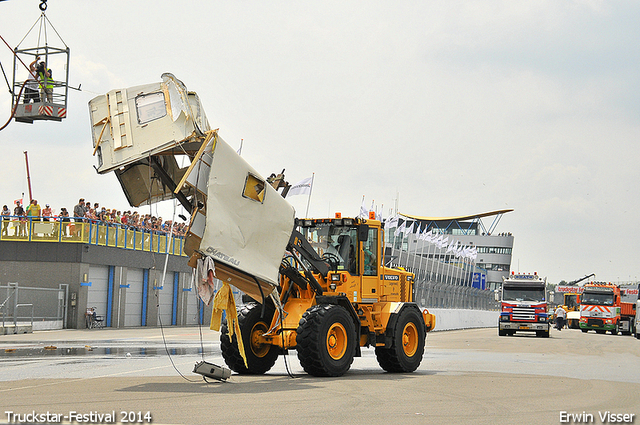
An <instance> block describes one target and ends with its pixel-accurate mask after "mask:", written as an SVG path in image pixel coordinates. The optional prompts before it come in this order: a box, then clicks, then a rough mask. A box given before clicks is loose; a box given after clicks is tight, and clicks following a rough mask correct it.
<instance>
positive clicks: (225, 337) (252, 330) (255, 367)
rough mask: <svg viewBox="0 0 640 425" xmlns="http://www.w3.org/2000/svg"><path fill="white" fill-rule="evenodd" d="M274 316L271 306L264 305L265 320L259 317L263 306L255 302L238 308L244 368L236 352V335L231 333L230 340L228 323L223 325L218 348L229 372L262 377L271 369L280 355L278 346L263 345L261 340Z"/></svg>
mask: <svg viewBox="0 0 640 425" xmlns="http://www.w3.org/2000/svg"><path fill="white" fill-rule="evenodd" d="M273 314H274V309H273V307H272V306H269V305H267V306H266V307H265V314H264V317H263V318H261V317H260V316H261V315H262V305H261V304H257V303H255V302H253V303H249V304H245V305H244V306H242V307H240V308H239V309H238V325H240V333H241V334H242V342H243V344H244V352H245V355H246V357H247V366H245V364H244V360H243V359H242V356H241V355H240V350H239V349H238V339H237V335H236V334H235V333H234V334H233V338H231V339H230V338H229V327H228V325H227V323H226V322H225V323H223V324H222V327H221V329H220V349H221V350H222V357H223V358H224V361H225V363H226V364H227V366H229V368H230V369H231V370H233V371H234V372H236V373H239V374H242V375H261V374H263V373H265V372H267V371H268V370H269V369H271V368H272V367H273V365H274V364H275V362H276V360H277V358H278V354H279V353H280V347H278V346H276V345H271V344H264V343H262V342H261V339H260V337H261V336H262V335H263V334H264V333H266V332H267V331H268V330H269V326H270V325H271V319H272V318H273Z"/></svg>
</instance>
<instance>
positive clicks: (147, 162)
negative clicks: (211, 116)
mask: <svg viewBox="0 0 640 425" xmlns="http://www.w3.org/2000/svg"><path fill="white" fill-rule="evenodd" d="M89 115H90V119H91V134H92V138H93V147H94V150H93V154H94V155H95V156H97V160H98V165H97V167H96V170H97V171H98V173H100V174H105V173H108V172H110V171H113V172H115V174H116V176H117V177H118V180H119V181H120V184H121V186H122V188H123V190H124V193H125V196H126V197H127V200H128V201H129V204H131V205H132V206H135V207H139V206H142V205H148V204H151V203H154V202H159V201H163V200H166V199H171V198H172V197H173V196H172V192H173V191H174V189H175V187H172V185H171V182H170V181H174V182H177V181H180V180H181V178H182V177H183V175H184V173H185V171H186V169H187V168H186V167H181V166H180V165H179V162H178V156H180V155H188V156H193V155H194V154H195V153H196V152H197V151H198V148H199V147H200V144H201V139H202V138H204V135H205V133H206V132H207V131H210V130H211V129H210V127H209V122H208V121H207V117H206V115H205V113H204V109H203V108H202V105H201V103H200V99H199V98H198V96H197V94H196V93H194V92H188V91H187V89H186V87H185V85H184V84H183V83H182V82H181V81H180V80H178V79H177V78H176V77H174V76H173V75H172V74H168V73H167V74H163V75H162V81H161V82H158V83H153V84H145V85H141V86H136V87H130V88H127V89H117V90H111V91H110V92H108V93H106V94H104V95H102V96H98V97H96V98H94V99H92V100H91V101H90V102H89ZM149 167H151V168H152V169H153V171H154V172H153V173H151V174H150V173H149V172H148V168H149ZM185 196H186V195H185ZM179 198H180V197H179ZM180 201H181V203H182V204H183V205H184V203H185V202H184V199H180Z"/></svg>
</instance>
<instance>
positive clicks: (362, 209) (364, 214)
mask: <svg viewBox="0 0 640 425" xmlns="http://www.w3.org/2000/svg"><path fill="white" fill-rule="evenodd" d="M358 217H362V218H369V211H367V207H366V206H365V205H364V196H363V197H362V204H361V205H360V213H359V214H358Z"/></svg>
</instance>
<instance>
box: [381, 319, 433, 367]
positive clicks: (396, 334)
mask: <svg viewBox="0 0 640 425" xmlns="http://www.w3.org/2000/svg"><path fill="white" fill-rule="evenodd" d="M425 338H426V336H425V329H424V321H423V320H422V316H421V315H420V312H419V311H417V310H416V309H414V308H405V309H404V310H402V311H401V312H400V316H399V317H398V321H397V322H396V324H395V327H394V329H393V342H392V343H391V347H390V348H384V347H376V358H377V359H378V364H380V367H381V368H383V369H384V370H386V371H387V372H394V373H408V372H413V371H414V370H416V369H417V368H418V366H420V363H421V362H422V355H423V354H424V345H425Z"/></svg>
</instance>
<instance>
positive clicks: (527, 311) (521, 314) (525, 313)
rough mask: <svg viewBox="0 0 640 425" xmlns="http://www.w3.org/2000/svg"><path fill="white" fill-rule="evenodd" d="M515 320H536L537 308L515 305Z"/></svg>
mask: <svg viewBox="0 0 640 425" xmlns="http://www.w3.org/2000/svg"><path fill="white" fill-rule="evenodd" d="M513 320H526V321H530V322H532V321H534V320H536V309H535V308H533V307H514V308H513Z"/></svg>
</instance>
